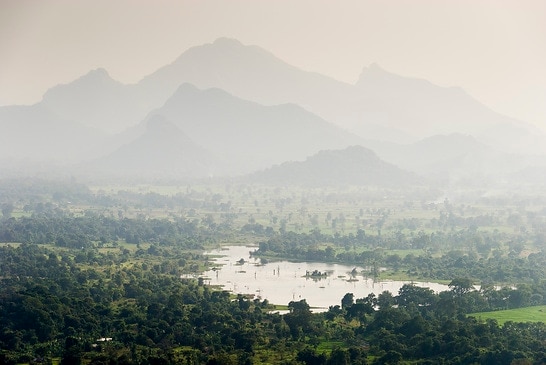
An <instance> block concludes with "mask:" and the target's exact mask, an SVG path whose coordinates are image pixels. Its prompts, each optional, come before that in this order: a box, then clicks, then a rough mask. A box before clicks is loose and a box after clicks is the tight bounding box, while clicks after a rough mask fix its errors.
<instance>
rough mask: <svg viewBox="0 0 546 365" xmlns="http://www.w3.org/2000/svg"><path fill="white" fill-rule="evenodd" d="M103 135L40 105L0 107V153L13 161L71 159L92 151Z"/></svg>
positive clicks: (81, 157)
mask: <svg viewBox="0 0 546 365" xmlns="http://www.w3.org/2000/svg"><path fill="white" fill-rule="evenodd" d="M104 138H105V136H104V135H103V134H102V133H100V132H98V131H96V130H94V129H91V128H88V127H86V126H83V125H81V124H79V123H77V122H75V121H72V120H66V119H64V118H62V117H60V116H58V115H57V114H55V113H54V112H52V111H51V110H49V109H48V108H46V107H45V106H43V105H40V104H37V105H32V106H24V105H22V106H5V107H0V156H1V159H3V160H4V159H5V160H9V161H11V162H14V161H19V162H21V161H25V162H29V163H33V162H46V161H52V160H54V161H56V162H58V163H68V162H75V161H78V160H80V159H83V158H85V157H88V156H89V155H91V154H93V153H94V152H93V146H95V145H97V144H98V143H100V142H102V141H103V140H104Z"/></svg>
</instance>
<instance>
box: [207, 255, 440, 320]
mask: <svg viewBox="0 0 546 365" xmlns="http://www.w3.org/2000/svg"><path fill="white" fill-rule="evenodd" d="M255 249H256V247H248V246H226V247H223V248H222V249H219V250H212V251H209V252H206V253H205V254H207V255H210V256H212V258H211V261H212V263H213V265H215V266H216V267H215V268H214V269H213V270H210V271H207V272H205V273H204V276H205V283H206V284H209V285H218V286H221V287H223V288H224V289H226V290H229V291H231V292H233V293H236V294H251V295H254V296H255V297H258V298H260V299H262V300H263V299H267V300H268V301H269V302H270V303H275V304H288V303H289V302H290V301H293V300H295V301H297V300H301V299H306V300H307V303H308V304H309V305H310V306H311V307H313V308H314V311H321V310H327V309H328V307H329V306H331V305H339V304H341V298H343V296H344V295H345V294H346V293H353V294H354V297H355V298H363V297H366V296H367V295H368V294H370V293H374V294H376V295H378V294H380V293H382V292H383V291H386V290H387V291H389V292H391V293H392V294H393V295H397V294H398V290H399V289H400V288H401V287H402V285H404V284H408V283H410V282H409V281H379V282H378V281H374V280H373V279H371V278H368V277H365V276H363V275H362V274H361V273H362V271H363V270H364V268H363V267H358V266H357V267H354V266H348V265H339V264H325V263H317V262H289V261H278V262H270V263H266V264H263V265H262V264H261V263H260V260H259V259H256V258H253V257H251V256H250V251H254V250H255ZM413 283H414V284H415V285H419V286H423V287H428V288H430V289H432V290H434V291H435V292H440V291H444V290H449V288H448V286H447V285H443V284H437V283H422V282H413Z"/></svg>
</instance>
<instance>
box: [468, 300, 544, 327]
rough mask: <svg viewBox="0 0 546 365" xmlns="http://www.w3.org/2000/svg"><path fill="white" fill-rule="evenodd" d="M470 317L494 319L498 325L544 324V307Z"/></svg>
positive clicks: (481, 313)
mask: <svg viewBox="0 0 546 365" xmlns="http://www.w3.org/2000/svg"><path fill="white" fill-rule="evenodd" d="M469 316H471V317H476V318H479V319H482V320H486V319H494V320H496V321H497V322H498V323H499V324H500V325H503V324H504V323H506V322H509V321H512V322H544V323H546V305H539V306H534V307H525V308H518V309H507V310H502V311H494V312H480V313H471V314H469Z"/></svg>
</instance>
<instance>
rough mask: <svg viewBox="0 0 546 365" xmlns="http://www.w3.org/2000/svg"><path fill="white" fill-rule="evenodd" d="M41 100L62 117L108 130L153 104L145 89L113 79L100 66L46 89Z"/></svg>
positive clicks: (135, 119)
mask: <svg viewBox="0 0 546 365" xmlns="http://www.w3.org/2000/svg"><path fill="white" fill-rule="evenodd" d="M41 104H42V105H44V106H45V107H47V108H48V109H50V110H52V111H54V112H55V113H56V114H58V115H59V116H61V117H63V118H65V119H69V120H74V121H78V122H79V123H81V124H84V125H87V126H92V127H94V128H97V129H100V130H102V131H105V132H109V133H116V132H121V131H122V130H124V129H126V128H128V127H130V126H132V125H135V124H136V123H137V122H138V121H140V120H142V118H143V117H144V116H145V115H146V114H147V113H148V112H149V111H150V110H151V109H152V107H154V106H155V105H151V104H150V102H149V101H148V100H147V95H146V93H142V92H141V91H140V90H138V89H137V88H136V87H135V86H134V85H124V84H122V83H120V82H118V81H115V80H113V79H112V78H111V77H110V75H109V74H108V72H107V71H106V70H105V69H102V68H99V69H96V70H92V71H90V72H89V73H87V74H86V75H84V76H82V77H80V78H78V79H76V80H74V81H72V82H70V83H68V84H62V85H57V86H55V87H53V88H51V89H49V90H48V91H47V92H46V93H45V94H44V97H43V98H42V101H41Z"/></svg>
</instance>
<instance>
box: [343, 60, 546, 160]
mask: <svg viewBox="0 0 546 365" xmlns="http://www.w3.org/2000/svg"><path fill="white" fill-rule="evenodd" d="M356 87H358V88H359V89H360V90H361V91H362V96H361V99H360V100H359V101H358V102H357V103H355V105H354V108H355V109H358V110H359V114H360V115H361V116H362V118H363V119H364V120H366V119H373V120H375V121H376V123H379V124H380V125H382V126H384V127H389V128H392V129H396V130H399V131H402V132H403V133H405V134H406V135H408V136H410V135H411V136H413V138H414V139H415V138H419V137H420V138H422V137H424V136H432V135H436V134H451V133H459V134H469V135H472V136H474V137H475V138H476V139H477V140H479V141H481V142H483V143H485V144H488V145H490V146H496V147H499V148H502V149H504V150H506V151H510V152H516V151H520V150H522V149H527V150H528V151H531V152H537V151H544V149H543V146H542V145H541V143H543V142H544V134H543V133H542V131H540V130H538V129H537V128H535V127H533V126H531V125H528V124H525V123H523V122H521V121H517V120H515V119H512V118H509V117H506V116H503V115H501V114H498V113H496V112H494V111H492V110H491V109H489V108H488V107H486V106H485V105H483V104H481V103H480V102H478V101H477V100H476V99H474V98H472V97H471V96H470V95H468V94H467V93H466V92H465V91H464V90H462V89H461V88H457V87H440V86H437V85H434V84H432V83H430V82H428V81H426V80H422V79H417V78H410V77H403V76H399V75H395V74H393V73H390V72H387V71H385V70H384V69H382V68H381V67H380V66H379V65H377V64H372V65H371V66H370V67H365V68H364V70H363V72H362V74H361V75H360V78H359V80H358V82H357V83H356ZM356 128H358V126H357V127H356ZM540 141H542V142H540Z"/></svg>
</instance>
